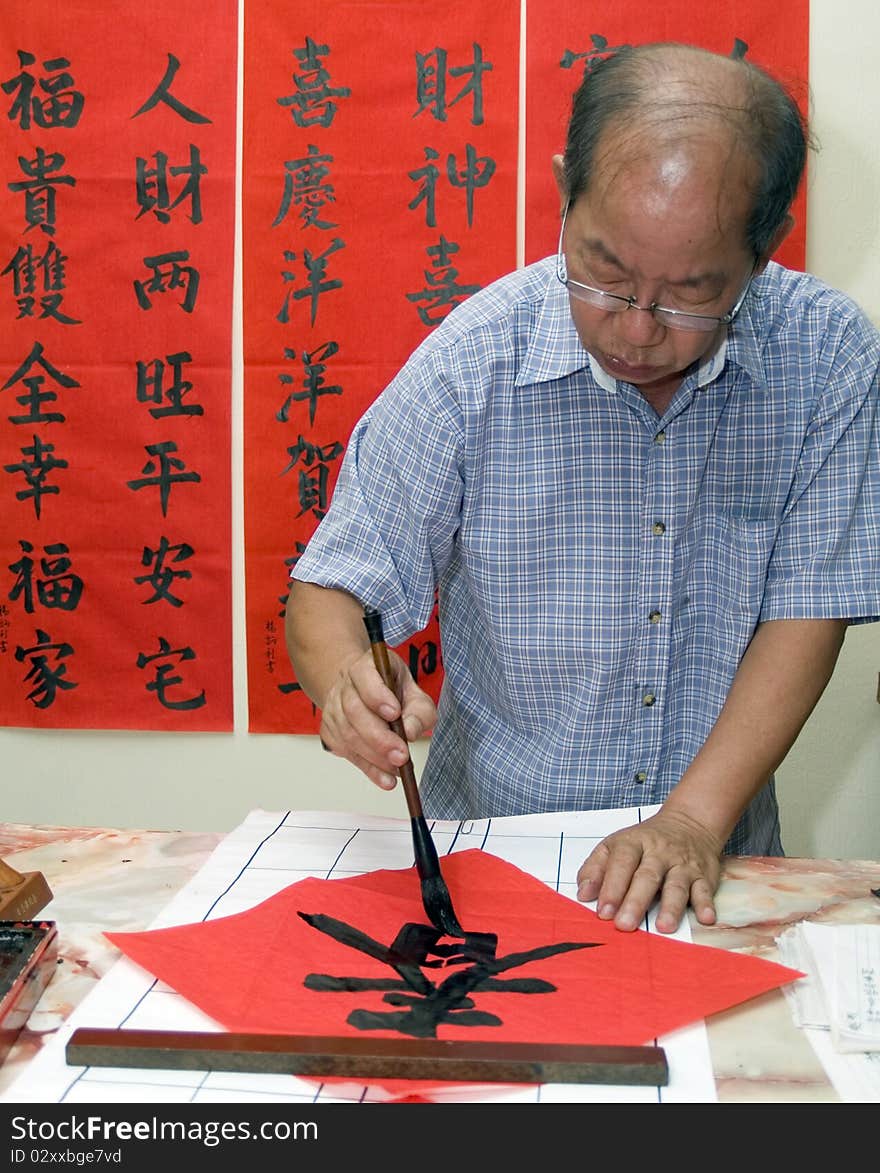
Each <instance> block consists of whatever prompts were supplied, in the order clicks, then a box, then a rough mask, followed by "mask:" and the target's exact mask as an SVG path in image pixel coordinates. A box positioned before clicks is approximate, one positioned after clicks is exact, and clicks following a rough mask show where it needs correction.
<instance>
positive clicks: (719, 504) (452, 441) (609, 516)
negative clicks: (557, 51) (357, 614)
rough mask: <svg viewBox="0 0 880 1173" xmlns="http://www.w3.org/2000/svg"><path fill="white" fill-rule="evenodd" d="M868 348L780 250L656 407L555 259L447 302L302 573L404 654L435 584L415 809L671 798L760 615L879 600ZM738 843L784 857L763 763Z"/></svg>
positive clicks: (374, 416) (853, 609)
mask: <svg viewBox="0 0 880 1173" xmlns="http://www.w3.org/2000/svg"><path fill="white" fill-rule="evenodd" d="M878 362H880V349H878V334H877V331H876V330H875V328H874V327H873V326H872V325H871V323H870V322H869V321H868V320H867V319H866V317H865V315H864V314H863V313H862V312H861V311H860V310H859V308H858V307H857V306H856V305H855V304H854V303H853V302H852V301H851V300H849V299H848V298H847V297H845V296H844V295H842V294H841V293H839V292H837V291H834V290H831V289H829V288H827V287H826V286H824V285H823V284H821V283H820V282H819V281H817V280H816V279H815V278H813V277H812V276H809V275H805V274H802V273H797V272H792V271H789V270H786V269H784V268H782V267H780V266H778V265H775V264H771V265H770V266H769V267H768V269H767V270H766V272H765V273H764V274H763V275H762V276H761V277H759V278H758V279H756V280H755V282H754V284H753V286H752V289H751V292H750V293H749V296H748V297H747V299H746V303H745V307H744V309H743V310H742V312H741V314H740V315H739V317H738V318H737V320H736V321H735V323H734V324H733V326H731V327H730V328H729V331H728V337H727V339H726V342H725V344H723V345H722V347H721V349H720V350H719V351H718V352H716V354H715V355H714V357H713V358H712V359H709V360H706V361H704V362H703V364H702V365H701V366H699V368H698V369H695V370H693V371H691V372H689V373H688V375H687V377H686V378H685V380H684V382H683V383H682V385H681V387H680V388H679V390H678V391H677V392H676V393H675V396H674V397H673V399H672V402H671V403H670V405H669V407H668V408H667V410H666V412H665V413H664V415H663V416H662V418H661V417H658V415H657V413H656V412H655V411H654V409H653V408H652V407H651V406H650V405H649V404H648V403H647V402H646V400H645V399H644V398H643V397H642V396H641V395H640V394H639V392H638V391H637V390H636V388H635V387H633V386H630V385H628V384H625V383H620V382H615V381H614V380H613V379H611V378H610V377H609V376H608V375H606V374H605V373H604V372H603V371H602V370H601V369H600V368H599V367H598V366H597V365H596V364H595V363H593V361H592V360H591V359H589V358H588V355H587V354H586V352H585V351H584V349H583V347H582V345H581V343H580V341H579V339H578V336H577V333H576V332H575V329H574V326H573V323H572V320H571V316H570V313H569V308H568V294H567V293H566V291H565V289H564V288H563V286H562V285H561V284H560V283H559V282H558V281H557V280H556V279H555V277H554V275H553V260H552V259H549V258H548V259H546V260H543V261H540V262H538V263H536V264H533V265H530V266H528V267H526V268H523V269H520V270H517V271H516V272H514V273H511V274H510V275H508V276H506V277H504V278H502V279H500V280H499V281H497V282H495V283H494V284H493V285H491V286H489V287H487V288H486V289H484V290H482V291H481V292H479V293H477V294H475V295H474V296H473V297H471V298H470V299H469V300H468V301H467V302H465V303H464V304H463V305H461V306H460V307H459V308H458V309H456V310H455V311H453V312H452V313H451V314H450V315H449V316H448V317H447V318H446V320H445V321H444V322H443V323H442V324H441V325H440V326H438V327H437V329H436V330H435V331H434V332H433V333H432V334H431V336H430V337H429V338H427V339H426V340H425V342H424V343H423V344H422V345H421V346H420V347H419V348H418V349H417V350H416V351H415V353H414V354H413V356H412V357H411V358H410V360H409V361H408V362H407V363H406V365H405V366H404V367H403V369H402V370H401V371H400V373H399V374H398V375H397V377H396V378H395V379H394V380H393V382H392V383H391V384H390V385H389V386H388V387H387V388H386V389H385V390H384V392H383V393H382V394H381V395H379V396H378V398H377V399H376V401H375V402H374V403H373V404H372V406H371V407H370V408H369V409H368V410H367V412H366V413H365V415H364V416H363V418H362V419H361V420H360V421H359V422H358V423H357V425H356V426H355V428H354V431H353V433H352V436H351V439H350V442H349V444H348V446H347V450H346V455H345V459H344V462H343V466H342V468H341V470H340V475H339V480H338V483H337V486H336V489H335V492H334V495H333V500H332V504H331V507H330V509H329V511H328V513H327V516H326V517H325V518H324V520H323V521H322V522H321V523H320V525H319V526H318V528H317V530H316V532H315V534H314V536H313V538H312V540H311V541H310V543H309V544H308V547H307V549H306V551H305V553H304V554H303V555H302V557H301V558H300V559H299V561H298V563H297V564H296V566H295V568H294V571H293V576H294V577H295V578H299V579H305V580H308V581H311V582H315V583H319V584H321V585H323V586H328V587H337V588H340V589H342V590H345V591H348V592H350V593H351V594H353V595H354V596H355V597H356V598H358V599H359V600H360V601H361V602H362V603H364V604H370V605H372V606H374V607H377V608H378V609H379V610H381V612H382V615H383V620H384V626H385V636H386V639H387V641H388V643H389V644H392V645H394V644H398V643H403V642H404V641H405V640H407V639H408V638H410V637H411V636H412V635H414V634H415V633H416V632H418V631H420V630H422V629H423V628H424V627H425V626H426V624H427V623H428V621H429V619H430V617H431V614H432V610H433V605H434V600H435V588H436V590H437V592H438V593H437V597H438V598H439V616H440V630H441V635H442V653H443V669H444V684H443V689H442V693H441V697H440V704H439V716H438V721H437V726H436V729H435V731H434V733H433V736H432V739H431V744H430V749H429V752H428V758H427V762H426V766H425V770H424V776H423V778H422V780H421V791H422V799H423V805H424V809H425V813H426V814H427V815H429V816H432V817H437V818H468V817H473V818H487V817H492V816H502V815H516V814H523V813H528V812H537V811H565V810H592V809H597V808H603V807H618V806H634V805H639V804H650V803H655V802H662V801H663V799H664V798H665V797H666V796H667V795H668V794H669V792H670V790H671V789H672V788H673V787H674V786H675V784H676V782H677V781H678V779H679V778H680V777H681V775H682V773H683V772H684V770H685V769H686V767H687V766H688V764H689V762H690V761H691V760H692V758H693V757H694V755H695V754H696V752H697V750H698V749H699V748H700V746H701V745H702V743H703V741H704V740H705V738H706V736H707V734H708V733H709V731H710V730H711V728H712V725H713V723H714V721H715V719H716V717H717V716H718V712H719V710H720V709H721V706H722V704H723V702H724V699H725V697H726V695H727V692H728V690H729V688H730V684H731V681H732V679H733V675H734V673H735V671H736V668H737V665H738V663H739V661H740V658H741V657H742V654H743V652H744V651H745V649H746V646H747V645H748V643H749V640H750V638H751V636H752V634H753V632H754V630H755V626H756V624H758V623H760V622H763V621H766V620H771V619H825V618H835V617H836V618H848V619H849V620H850V621H868V620H875V619H877V618H878V617H880V412H878ZM718 785H719V786H723V785H724V778H723V776H720V777H719V779H718ZM727 850H728V851H729V852H732V853H736V854H760V855H772V854H781V852H782V846H781V842H780V837H779V819H778V810H777V805H776V799H775V795H774V791H773V782H772V779H771V780H770V782H769V784H768V785H767V786H766V787H764V789H763V790H762V791H761V792H760V794H759V795H758V797H757V798H756V799H755V800H754V801H753V803H752V804H751V806H750V808H749V810H748V811H747V812H746V813H745V815H744V816H743V818H742V819H741V820H740V822H739V823H738V825H737V827H736V830H735V831H734V834H733V835H732V837H731V839H730V840H729V842H728V844H727Z"/></svg>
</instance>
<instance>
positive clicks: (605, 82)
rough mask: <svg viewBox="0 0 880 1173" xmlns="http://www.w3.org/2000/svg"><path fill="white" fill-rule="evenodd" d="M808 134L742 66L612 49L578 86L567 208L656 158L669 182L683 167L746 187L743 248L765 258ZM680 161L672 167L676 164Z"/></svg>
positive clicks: (775, 92) (755, 72)
mask: <svg viewBox="0 0 880 1173" xmlns="http://www.w3.org/2000/svg"><path fill="white" fill-rule="evenodd" d="M807 146H808V140H807V131H806V127H805V124H804V121H803V119H802V117H801V114H800V111H799V109H798V106H797V103H796V102H795V101H794V99H793V98H792V97H791V96H790V95H789V94H788V93H787V91H786V90H785V89H784V88H783V87H782V86H781V85H780V84H779V83H778V82H777V81H776V80H775V79H774V78H772V77H771V76H770V75H769V74H768V73H766V72H765V71H764V70H762V69H760V68H759V67H757V66H755V65H753V64H752V63H751V62H747V61H745V60H744V59H739V58H737V59H735V58H731V57H724V56H722V55H720V54H716V53H711V52H709V51H708V50H705V49H701V48H698V47H696V46H691V45H681V44H648V45H637V46H633V47H631V48H625V49H621V50H619V51H618V52H617V53H615V54H614V55H613V56H611V57H608V58H606V59H604V60H603V61H601V62H600V63H599V64H598V65H597V66H596V67H595V68H593V69H592V70H590V71H589V72H588V73H587V74H586V75H585V76H584V79H583V81H582V82H581V84H580V86H579V87H578V89H577V91H576V93H575V95H574V99H573V103H572V115H571V119H570V122H569V129H568V138H567V142H566V149H565V156H564V176H565V187H566V189H567V192H568V197H569V199H570V200H571V201H572V202H573V201H574V200H576V199H577V198H578V196H579V195H582V194H583V193H584V192H586V191H587V189H588V188H589V189H591V194H593V189H594V185H596V184H604V185H610V184H612V183H613V182H614V180H615V176H616V175H618V174H620V173H621V172H622V171H623V170H625V169H626V168H627V167H628V166H630V165H631V164H634V163H643V162H644V160H645V159H646V158H654V159H655V160H656V165H657V167H658V168H660V169H665V174H666V176H667V178H668V179H669V180H671V181H672V182H673V183H674V180H675V174H674V168H675V167H676V166H677V165H679V166H680V165H681V162H682V160H684V159H690V160H691V161H693V160H694V159H695V158H697V159H698V160H702V161H703V164H704V166H705V167H707V168H709V167H711V168H716V169H717V170H718V175H717V179H718V185H719V189H723V188H724V187H725V185H726V184H727V183H728V181H729V180H730V179H731V178H732V179H734V180H735V182H737V183H740V184H741V183H746V184H748V186H749V188H750V192H749V198H748V200H747V207H748V210H747V214H746V216H745V223H744V225H743V233H744V235H745V241H744V244H745V245H746V246H747V247H748V248H749V250H750V251H751V252H752V253H753V254H754V255H755V256H756V257H758V256H763V255H764V254H765V252H766V251H767V249H768V247H769V245H770V243H771V241H772V240H773V238H774V236H775V234H776V232H777V231H778V230H779V228H780V226H781V225H782V224H783V222H784V221H785V219H786V216H787V214H788V211H789V208H790V206H791V203H792V201H793V199H794V197H795V194H796V192H797V187H798V184H799V183H800V179H801V176H802V174H803V169H804V164H805V161H806V151H807ZM676 160H678V163H676Z"/></svg>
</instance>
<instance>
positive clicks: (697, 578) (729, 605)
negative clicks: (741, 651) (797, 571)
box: [676, 512, 779, 645]
mask: <svg viewBox="0 0 880 1173" xmlns="http://www.w3.org/2000/svg"><path fill="white" fill-rule="evenodd" d="M778 529H779V522H778V521H777V520H776V519H775V518H769V519H767V518H760V519H754V518H749V517H741V516H737V515H734V514H729V513H723V512H714V513H707V514H706V515H705V516H704V517H703V518H702V520H701V521H698V522H697V523H696V525H695V526H694V527H693V529H692V536H691V538H690V541H689V542H687V543H685V544H683V548H682V551H681V562H680V565H679V567H678V570H677V574H676V578H677V581H678V582H679V583H680V584H681V588H680V589H681V594H680V597H679V607H678V613H679V615H680V616H681V618H682V620H683V621H684V622H686V624H687V626H689V627H693V626H705V627H709V628H711V629H712V630H713V631H714V632H716V633H717V634H719V635H724V636H726V637H727V638H728V639H729V638H733V639H734V640H735V642H736V643H737V644H738V645H739V644H743V641H746V642H747V641H748V639H750V638H751V634H752V632H753V631H754V628H755V625H756V624H757V622H758V617H759V615H760V612H761V605H762V602H763V598H764V590H765V585H766V580H767V567H768V565H769V563H770V558H771V556H772V553H773V546H774V543H775V541H776V535H777V532H778ZM688 620H689V622H688Z"/></svg>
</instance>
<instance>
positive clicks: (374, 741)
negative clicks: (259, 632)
mask: <svg viewBox="0 0 880 1173" xmlns="http://www.w3.org/2000/svg"><path fill="white" fill-rule="evenodd" d="M285 634H286V638H287V649H288V654H289V655H290V662H291V664H292V665H293V670H294V672H295V673H296V678H297V681H298V683H299V684H300V686H301V687H302V688H303V690H304V691H305V693H306V695H307V696H308V697H309V699H310V700H311V701H313V702H314V704H315V705H317V707H318V708H319V709H320V710H321V740H322V742H323V743H324V746H325V748H327V749H328V750H330V751H331V752H332V753H335V754H338V755H339V757H343V758H347V759H348V761H350V762H351V763H352V764H353V765H355V766H357V768H358V769H359V770H361V771H363V773H364V774H366V775H367V777H368V778H369V779H370V781H371V782H373V783H374V784H375V785H376V786H380V787H381V788H382V789H383V790H393V789H394V787H395V785H396V784H397V771H398V769H399V768H400V766H401V765H403V763H404V762H405V761H406V760H407V758H408V757H409V748H408V746H407V744H406V742H405V741H403V740H402V738H400V737H398V736H397V734H396V733H394V732H393V731H392V730H391V729H390V728H389V726H388V722H389V721H393V720H394V719H395V718H396V717H400V716H402V718H403V727H404V730H405V731H406V735H407V737H408V738H409V739H410V740H414V739H415V738H417V737H421V736H423V735H424V734H426V733H428V732H430V730H431V729H433V728H434V723H435V721H436V720H437V709H436V706H435V705H434V702H433V700H432V699H431V698H430V697H429V696H428V694H427V693H426V692H424V691H423V690H422V689H421V688H419V686H418V685H417V684H416V682H415V680H413V677H412V674H411V673H410V671H409V669H408V668H407V666H406V664H405V663H404V661H403V660H402V659H401V658H400V656H398V655H397V653H396V652H394V651H392V650H391V649H390V648H389V649H388V658H389V661H390V663H391V668H392V671H393V673H394V678H395V691H394V692H393V691H391V690H390V689H389V688H387V687H386V686H385V684H384V682H383V680H382V677H381V676H380V675H379V672H378V670H377V668H376V665H375V662H374V660H373V654H372V651H371V650H370V642H369V639H368V637H367V629H366V627H365V625H364V610H363V607H362V606H361V604H360V603H359V602H358V600H357V599H355V598H354V597H353V596H352V595H349V594H347V593H346V592H345V591H340V590H334V589H332V588H328V587H319V586H316V585H315V584H314V583H309V582H300V581H294V582H292V583H291V589H290V595H289V597H288V600H287V610H286V618H285ZM395 692H396V695H395Z"/></svg>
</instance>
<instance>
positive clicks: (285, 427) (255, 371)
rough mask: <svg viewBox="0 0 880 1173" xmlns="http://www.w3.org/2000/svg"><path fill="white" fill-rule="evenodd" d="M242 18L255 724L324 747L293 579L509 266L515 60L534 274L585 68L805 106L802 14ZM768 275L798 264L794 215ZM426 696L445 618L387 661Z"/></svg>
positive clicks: (366, 10)
mask: <svg viewBox="0 0 880 1173" xmlns="http://www.w3.org/2000/svg"><path fill="white" fill-rule="evenodd" d="M526 12H527V21H526V42H525V46H524V52H523V51H522V47H521V45H520V36H519V31H520V30H519V19H520V5H519V4H518V3H513V2H512V0H511V2H509V3H504V4H498V3H491V4H490V3H479V2H474V0H468V2H465V3H458V2H448V3H435V2H433V0H432V2H426V0H414V2H412V3H409V2H406V3H387V4H382V3H375V4H370V5H368V6H365V5H363V4H357V3H352V2H348V3H343V2H338V0H324V2H322V3H318V2H317V0H288V2H287V3H284V2H279V0H248V3H247V4H246V5H245V22H246V24H245V63H244V88H245V97H244V118H245V126H246V133H245V139H244V155H243V172H244V184H243V187H244V194H243V217H244V222H243V232H244V359H245V482H246V483H245V530H246V535H245V562H246V580H247V642H248V690H249V727H250V730H251V731H252V732H292V733H308V732H315V731H316V730H317V728H318V725H319V715H318V714H317V713H316V712H315V710H314V708H313V706H312V705H311V704H310V702H309V701H308V698H307V697H306V696H305V694H304V693H303V692H302V691H301V689H300V687H299V685H298V684H297V683H296V681H295V679H294V678H293V675H292V671H291V668H290V665H289V663H288V660H287V656H286V652H285V650H284V639H283V616H284V607H285V602H286V598H287V591H288V573H289V570H290V568H291V566H292V565H293V564H294V563H295V561H296V559H297V557H298V556H299V554H300V553H301V552H302V550H303V548H304V546H305V543H306V542H307V541H308V538H309V537H310V536H311V533H312V532H313V531H314V528H315V526H316V525H317V523H318V521H319V520H320V518H321V517H322V516H323V514H324V513H325V512H326V509H327V506H328V504H329V501H330V497H331V495H332V490H333V486H334V484H335V480H336V475H337V472H338V469H339V462H340V460H341V458H342V455H343V452H344V450H345V444H346V441H347V438H348V436H349V434H350V431H351V428H352V426H353V425H354V423H355V421H356V420H357V418H358V417H359V416H360V414H361V413H362V412H363V410H364V409H365V408H366V407H367V406H368V404H369V403H370V402H371V401H372V399H373V398H375V396H376V395H377V394H378V393H379V392H380V391H381V390H382V388H383V387H384V386H385V384H386V383H387V382H388V381H389V380H390V378H391V377H392V376H393V375H394V374H395V373H396V371H397V369H398V368H399V367H400V365H402V363H403V362H404V361H405V359H406V358H407V357H408V355H409V353H410V352H411V350H412V349H414V347H415V345H416V344H417V343H418V342H419V341H420V340H421V338H422V337H424V336H425V334H426V333H427V332H428V331H430V330H431V329H432V328H433V327H434V326H435V325H436V324H437V323H438V322H439V321H441V320H442V318H443V317H444V316H445V314H446V313H448V312H449V310H450V309H451V308H452V307H453V305H454V304H456V303H457V302H458V301H460V300H462V299H463V298H465V297H467V296H469V294H470V293H472V292H474V291H475V290H476V289H479V288H481V287H482V286H484V285H486V284H488V283H489V282H490V281H492V280H493V279H494V278H496V277H498V276H500V275H501V274H502V273H504V272H506V271H508V270H510V269H511V268H513V267H514V266H515V264H516V257H517V221H516V214H517V190H516V182H517V166H518V162H517V146H518V138H517V136H518V125H519V115H518V101H519V85H518V77H519V69H520V60H521V58H524V61H525V69H524V74H525V103H524V105H525V128H524V129H525V164H524V167H523V179H524V187H525V200H524V204H525V217H524V218H525V227H524V233H522V234H521V236H522V237H524V239H521V240H520V242H519V244H520V249H521V252H520V254H519V255H524V259H525V261H526V263H529V262H531V261H534V260H536V259H538V258H539V257H542V256H545V255H547V254H548V253H551V252H553V251H554V250H555V248H556V239H557V235H558V232H559V197H558V194H557V192H556V188H555V185H554V182H553V177H552V169H551V159H552V156H553V155H554V154H557V153H561V152H562V151H563V150H564V147H565V132H566V124H567V120H568V116H569V113H570V107H571V96H572V93H573V90H574V89H575V88H576V86H577V84H578V82H579V81H580V79H581V78H582V76H583V72H584V70H588V69H589V68H590V67H591V64H593V63H594V62H595V61H596V60H598V59H599V58H601V57H602V56H603V55H606V54H607V53H609V52H612V51H613V49H614V48H615V47H617V46H620V45H624V44H627V43H642V42H647V41H656V40H681V41H686V42H690V43H694V44H699V45H703V46H705V47H706V48H709V49H713V50H716V51H719V52H724V53H728V54H730V55H739V56H747V57H748V58H749V59H751V60H754V61H755V62H757V63H758V64H762V65H765V66H767V67H769V68H770V69H772V70H773V72H774V73H776V74H777V75H778V76H779V77H780V78H781V79H782V80H783V81H785V82H788V83H789V84H790V85H791V87H792V89H793V92H794V93H795V94H796V95H797V96H798V97H799V98H802V99H803V102H804V104H806V80H807V72H808V49H809V45H808V14H809V4H808V0H780V3H778V4H775V5H766V4H764V3H762V2H761V0H742V2H741V3H738V4H736V5H730V6H727V7H726V8H721V7H718V6H716V5H712V6H708V7H706V6H704V7H703V8H700V6H695V5H694V4H693V3H692V2H691V0H668V2H667V3H666V4H664V5H662V6H654V7H651V6H647V7H646V6H644V5H626V4H620V3H619V2H618V0H596V2H594V3H591V4H589V5H584V4H581V3H573V2H571V0H542V2H541V3H540V4H529V5H527V6H526ZM794 210H795V216H796V221H797V223H796V228H795V230H794V232H793V233H792V234H791V235H790V236H789V237H788V239H787V240H786V242H785V243H784V245H783V246H782V248H781V249H780V253H779V257H778V259H779V260H780V261H782V262H783V263H784V264H787V265H789V266H791V267H793V268H801V267H803V264H804V248H805V232H804V224H805V197H804V194H803V192H801V194H800V196H799V197H798V200H797V201H796V203H795V209H794ZM399 650H400V651H401V653H402V654H404V656H405V657H408V659H409V664H410V668H411V669H412V671H413V674H414V676H415V677H416V679H417V680H419V682H420V684H422V686H423V687H425V688H426V689H427V690H428V691H429V692H431V693H432V695H434V696H435V697H436V696H437V695H438V692H439V687H440V682H441V676H442V656H441V649H440V646H439V637H438V635H437V630H436V619H435V620H434V621H433V622H432V624H431V625H430V626H429V628H428V629H426V631H425V632H422V633H421V634H420V635H419V636H418V637H417V638H416V639H415V640H413V641H411V643H410V644H409V645H408V647H407V648H402V649H399Z"/></svg>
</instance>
